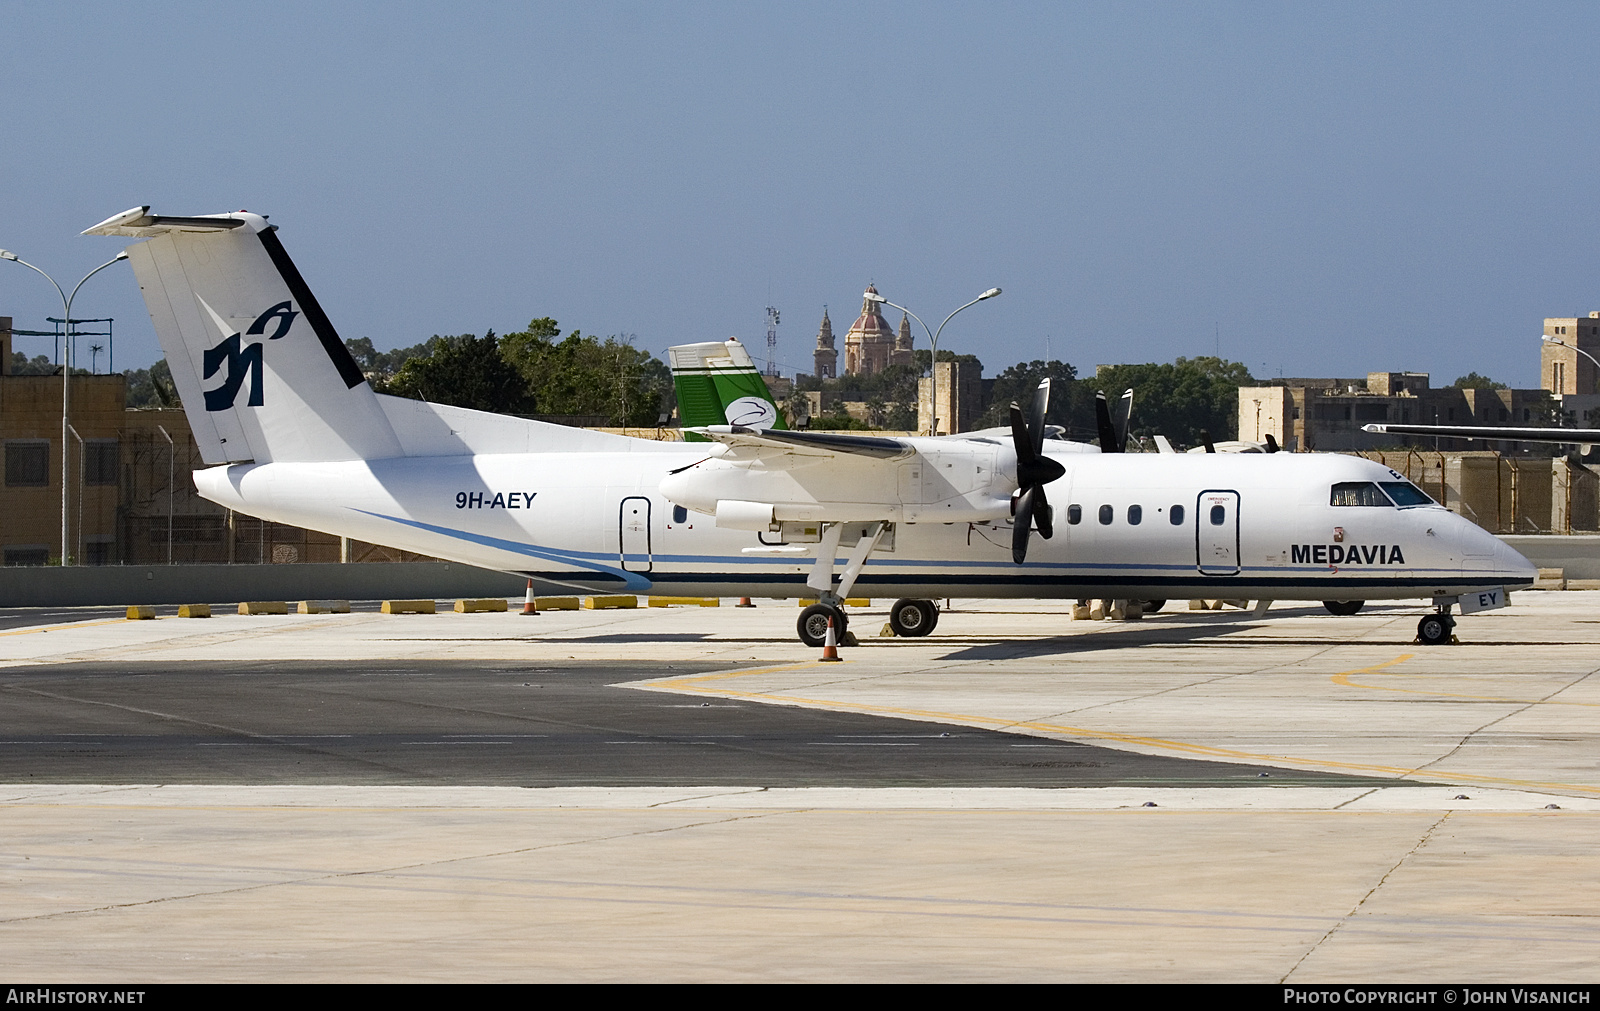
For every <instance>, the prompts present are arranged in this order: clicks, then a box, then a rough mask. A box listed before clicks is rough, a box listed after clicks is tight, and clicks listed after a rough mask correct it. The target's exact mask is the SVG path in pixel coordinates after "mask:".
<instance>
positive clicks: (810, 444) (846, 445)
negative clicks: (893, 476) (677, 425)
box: [684, 425, 911, 460]
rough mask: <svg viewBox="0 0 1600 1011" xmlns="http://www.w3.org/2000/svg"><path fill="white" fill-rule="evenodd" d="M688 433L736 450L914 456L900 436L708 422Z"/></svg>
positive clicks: (690, 429) (887, 458)
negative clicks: (893, 437) (775, 428)
mask: <svg viewBox="0 0 1600 1011" xmlns="http://www.w3.org/2000/svg"><path fill="white" fill-rule="evenodd" d="M684 431H686V432H693V433H695V434H696V435H703V436H705V437H706V438H707V439H710V440H711V441H712V442H720V443H722V444H723V445H724V446H732V447H734V448H736V449H785V450H791V451H793V450H797V449H798V450H801V451H806V450H810V451H811V453H812V454H813V455H817V456H833V455H835V454H839V453H847V454H849V455H852V456H870V457H876V458H877V459H880V460H890V459H895V458H898V457H902V456H909V455H911V447H910V446H909V445H907V444H906V443H904V442H902V441H900V440H899V439H885V438H882V437H879V436H870V435H837V434H835V433H832V432H780V431H775V430H773V429H765V430H761V429H755V428H745V427H744V426H743V425H707V426H705V427H704V428H689V429H685V430H684Z"/></svg>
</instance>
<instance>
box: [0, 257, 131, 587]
mask: <svg viewBox="0 0 1600 1011" xmlns="http://www.w3.org/2000/svg"><path fill="white" fill-rule="evenodd" d="M127 258H128V254H127V253H125V252H123V253H118V254H117V255H116V256H113V257H112V258H111V259H109V260H107V261H106V262H105V263H102V264H101V265H100V266H98V267H96V268H94V269H93V270H91V271H89V272H88V273H87V274H85V275H83V280H81V281H79V282H78V283H77V284H75V285H73V288H72V294H70V295H69V294H67V293H66V292H64V291H62V290H61V285H59V284H56V279H55V278H53V277H51V276H50V275H49V274H45V272H44V271H42V270H40V269H39V268H38V267H35V266H34V265H33V264H31V263H29V262H28V261H27V260H24V259H23V258H22V257H20V256H18V255H17V254H16V253H13V252H12V251H11V250H9V249H0V260H11V261H13V262H15V263H20V264H22V265H23V266H24V267H27V268H28V269H29V270H32V271H34V272H35V273H38V274H43V275H44V279H45V280H46V281H49V282H50V283H51V284H52V285H54V286H55V289H56V294H57V295H60V296H61V310H62V311H61V318H62V319H64V320H66V321H67V322H65V323H64V324H62V325H63V326H64V327H65V328H66V339H65V341H64V343H63V346H62V350H61V564H62V565H67V564H68V561H69V554H68V547H69V544H68V542H67V488H68V486H69V484H70V482H69V477H70V474H71V471H70V470H69V469H68V468H67V456H68V451H67V435H68V433H69V432H70V431H71V426H70V425H69V424H68V417H69V415H68V410H69V408H70V407H71V404H72V382H71V380H72V300H73V299H75V298H77V297H78V289H79V288H82V287H83V282H84V281H87V280H89V278H91V277H93V276H94V275H96V274H98V273H100V272H101V271H102V270H105V269H106V268H107V267H109V266H111V265H112V264H113V263H116V262H118V261H120V260H126V259H127ZM80 455H81V454H80Z"/></svg>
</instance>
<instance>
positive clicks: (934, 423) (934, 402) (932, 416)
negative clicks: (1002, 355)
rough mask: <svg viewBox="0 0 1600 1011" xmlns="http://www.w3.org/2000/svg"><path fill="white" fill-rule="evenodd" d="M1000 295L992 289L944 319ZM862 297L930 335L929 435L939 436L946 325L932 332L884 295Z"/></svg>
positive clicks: (941, 325) (942, 324)
mask: <svg viewBox="0 0 1600 1011" xmlns="http://www.w3.org/2000/svg"><path fill="white" fill-rule="evenodd" d="M998 294H1000V289H999V288H990V289H989V290H988V291H986V292H984V293H983V294H982V295H979V296H978V297H977V298H975V299H973V300H972V301H970V302H968V303H967V304H966V305H963V306H958V307H957V308H956V310H955V312H952V313H951V314H950V315H948V316H946V317H945V318H944V323H948V322H950V321H951V320H952V319H955V315H956V313H957V312H960V311H961V310H962V309H965V308H967V307H968V306H974V305H977V304H978V303H979V302H982V301H983V300H984V299H986V298H994V297H995V296H996V295H998ZM862 297H863V298H865V299H866V300H867V301H869V302H881V303H882V304H884V305H889V306H894V307H895V308H896V309H899V310H900V311H901V312H903V313H905V314H906V315H907V316H910V317H911V318H912V319H914V320H916V321H917V322H918V323H919V324H920V325H921V326H922V332H923V333H925V334H927V335H928V346H929V348H930V355H931V357H930V358H929V360H928V434H929V435H938V434H939V335H940V334H942V333H944V323H940V324H939V329H937V330H932V331H930V330H929V329H928V324H926V323H923V322H922V317H921V316H918V315H917V314H916V313H914V312H912V311H911V310H910V309H907V308H906V307H905V306H903V305H900V304H898V303H895V302H891V301H889V300H888V299H886V298H884V297H883V296H882V295H880V294H878V293H877V292H875V291H868V292H863V293H862Z"/></svg>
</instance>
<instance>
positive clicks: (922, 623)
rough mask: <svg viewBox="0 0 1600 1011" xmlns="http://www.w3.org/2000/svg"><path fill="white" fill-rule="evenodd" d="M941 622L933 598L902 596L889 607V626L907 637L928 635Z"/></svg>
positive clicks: (897, 633)
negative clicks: (915, 598) (914, 598)
mask: <svg viewBox="0 0 1600 1011" xmlns="http://www.w3.org/2000/svg"><path fill="white" fill-rule="evenodd" d="M938 624H939V608H938V607H936V606H935V605H934V603H933V601H931V600H910V599H907V598H901V599H900V600H897V601H895V602H894V606H893V607H891V608H889V627H890V628H891V629H893V630H894V634H895V635H898V636H905V637H907V638H912V639H914V638H916V637H917V636H922V635H927V634H928V633H929V632H932V631H933V629H934V626H936V625H938Z"/></svg>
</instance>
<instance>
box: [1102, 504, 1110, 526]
mask: <svg viewBox="0 0 1600 1011" xmlns="http://www.w3.org/2000/svg"><path fill="white" fill-rule="evenodd" d="M1100 525H1101V526H1103V527H1109V526H1110V525H1111V507H1110V506H1108V505H1103V506H1101V507H1100Z"/></svg>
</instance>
